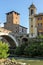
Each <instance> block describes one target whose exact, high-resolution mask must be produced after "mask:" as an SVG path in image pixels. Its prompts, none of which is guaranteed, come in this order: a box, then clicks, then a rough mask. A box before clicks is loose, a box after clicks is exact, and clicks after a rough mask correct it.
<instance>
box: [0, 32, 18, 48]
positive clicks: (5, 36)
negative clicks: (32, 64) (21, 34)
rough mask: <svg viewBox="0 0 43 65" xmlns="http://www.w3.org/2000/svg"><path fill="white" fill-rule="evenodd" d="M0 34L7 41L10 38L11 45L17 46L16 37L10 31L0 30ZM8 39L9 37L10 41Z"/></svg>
mask: <svg viewBox="0 0 43 65" xmlns="http://www.w3.org/2000/svg"><path fill="white" fill-rule="evenodd" d="M0 36H1V37H4V38H6V40H8V42H11V40H12V44H11V45H13V47H14V45H16V46H18V42H17V40H16V38H15V37H13V36H12V35H11V34H10V33H3V32H0ZM9 39H10V41H9Z"/></svg>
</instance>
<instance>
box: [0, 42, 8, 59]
mask: <svg viewBox="0 0 43 65" xmlns="http://www.w3.org/2000/svg"><path fill="white" fill-rule="evenodd" d="M8 51H9V45H8V43H5V42H2V41H0V58H7V57H8V56H9V54H8Z"/></svg>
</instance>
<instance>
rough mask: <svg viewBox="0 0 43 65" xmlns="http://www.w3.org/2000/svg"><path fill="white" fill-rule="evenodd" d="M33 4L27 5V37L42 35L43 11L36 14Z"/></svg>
mask: <svg viewBox="0 0 43 65" xmlns="http://www.w3.org/2000/svg"><path fill="white" fill-rule="evenodd" d="M36 10H37V9H36V7H35V5H34V4H32V5H30V7H29V37H31V38H33V37H36V36H38V35H43V13H39V14H36Z"/></svg>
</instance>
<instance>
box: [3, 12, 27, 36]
mask: <svg viewBox="0 0 43 65" xmlns="http://www.w3.org/2000/svg"><path fill="white" fill-rule="evenodd" d="M4 28H6V29H7V30H10V31H12V32H13V33H14V34H15V35H21V34H27V28H26V27H24V26H21V25H20V14H19V13H17V12H15V11H11V12H8V13H6V23H4Z"/></svg>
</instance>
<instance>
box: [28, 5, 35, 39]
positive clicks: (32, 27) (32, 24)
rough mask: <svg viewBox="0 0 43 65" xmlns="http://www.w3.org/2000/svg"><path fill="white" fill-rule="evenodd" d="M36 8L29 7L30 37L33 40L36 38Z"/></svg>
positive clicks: (33, 6)
mask: <svg viewBox="0 0 43 65" xmlns="http://www.w3.org/2000/svg"><path fill="white" fill-rule="evenodd" d="M35 14H36V7H35V5H34V4H32V5H30V7H29V37H30V38H33V37H35V36H36V28H35V17H34V15H35Z"/></svg>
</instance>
